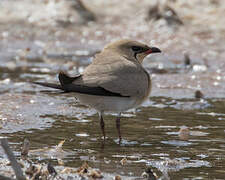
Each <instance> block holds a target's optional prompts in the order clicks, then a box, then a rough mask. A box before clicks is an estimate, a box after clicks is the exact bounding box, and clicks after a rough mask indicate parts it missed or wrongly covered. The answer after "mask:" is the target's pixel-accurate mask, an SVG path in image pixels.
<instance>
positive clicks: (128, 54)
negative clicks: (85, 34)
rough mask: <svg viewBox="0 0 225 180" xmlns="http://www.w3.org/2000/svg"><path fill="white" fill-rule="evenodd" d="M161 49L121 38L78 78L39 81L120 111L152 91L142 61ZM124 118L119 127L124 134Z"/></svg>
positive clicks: (97, 105) (61, 76)
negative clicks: (53, 81) (122, 123)
mask: <svg viewBox="0 0 225 180" xmlns="http://www.w3.org/2000/svg"><path fill="white" fill-rule="evenodd" d="M157 52H161V51H160V50H159V49H158V48H155V47H148V46H147V45H145V44H142V43H139V42H137V41H132V40H120V41H116V42H114V43H111V44H109V45H107V46H106V47H105V48H104V49H103V51H102V52H101V53H99V54H97V55H96V57H95V58H94V60H93V62H92V63H91V64H90V65H89V66H88V67H87V68H86V69H85V71H84V72H83V73H82V74H81V75H79V76H76V77H69V76H67V75H66V74H64V73H60V74H59V80H60V85H55V84H50V83H36V84H39V85H43V86H47V87H52V88H57V89H62V90H64V91H66V92H75V93H76V94H75V95H76V96H77V97H78V98H79V99H80V101H81V102H83V103H84V104H87V105H89V106H91V107H93V108H95V109H96V110H97V111H98V112H99V114H100V120H101V127H102V131H103V135H104V137H105V133H104V122H103V117H102V114H103V113H104V112H105V111H113V112H118V113H119V116H120V113H121V112H122V111H126V110H128V109H130V108H134V107H137V106H139V105H140V104H141V103H143V101H144V100H145V99H146V98H147V97H148V95H149V93H150V90H151V80H150V77H149V74H148V73H147V72H146V70H145V69H144V68H143V67H142V65H141V63H142V61H143V59H144V57H145V56H147V55H148V54H151V53H157ZM119 120H120V118H117V129H118V133H119V138H120V139H121V136H120V129H119V127H120V123H119Z"/></svg>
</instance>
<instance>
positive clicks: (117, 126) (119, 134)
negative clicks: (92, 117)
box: [116, 114, 122, 143]
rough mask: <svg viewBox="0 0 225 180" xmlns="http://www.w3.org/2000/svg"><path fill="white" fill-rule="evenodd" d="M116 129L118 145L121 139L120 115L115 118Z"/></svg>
mask: <svg viewBox="0 0 225 180" xmlns="http://www.w3.org/2000/svg"><path fill="white" fill-rule="evenodd" d="M116 129H117V132H118V136H119V143H121V140H122V138H121V133H120V114H119V116H118V117H117V118H116Z"/></svg>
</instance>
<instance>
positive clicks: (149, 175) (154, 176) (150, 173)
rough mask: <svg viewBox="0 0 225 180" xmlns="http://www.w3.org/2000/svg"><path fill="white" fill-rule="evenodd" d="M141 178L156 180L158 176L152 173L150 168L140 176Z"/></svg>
mask: <svg viewBox="0 0 225 180" xmlns="http://www.w3.org/2000/svg"><path fill="white" fill-rule="evenodd" d="M141 177H143V178H147V179H148V180H156V179H157V178H158V176H157V175H156V174H155V173H154V172H153V171H152V169H151V168H150V167H148V168H147V169H146V170H145V172H143V173H142V174H141Z"/></svg>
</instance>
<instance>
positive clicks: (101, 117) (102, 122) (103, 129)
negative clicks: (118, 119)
mask: <svg viewBox="0 0 225 180" xmlns="http://www.w3.org/2000/svg"><path fill="white" fill-rule="evenodd" d="M100 126H101V130H102V134H103V137H104V141H105V123H104V120H103V116H102V114H100Z"/></svg>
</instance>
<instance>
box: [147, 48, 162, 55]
mask: <svg viewBox="0 0 225 180" xmlns="http://www.w3.org/2000/svg"><path fill="white" fill-rule="evenodd" d="M151 53H161V50H160V49H159V48H157V47H149V48H148V50H146V51H145V54H147V55H148V54H151Z"/></svg>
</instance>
